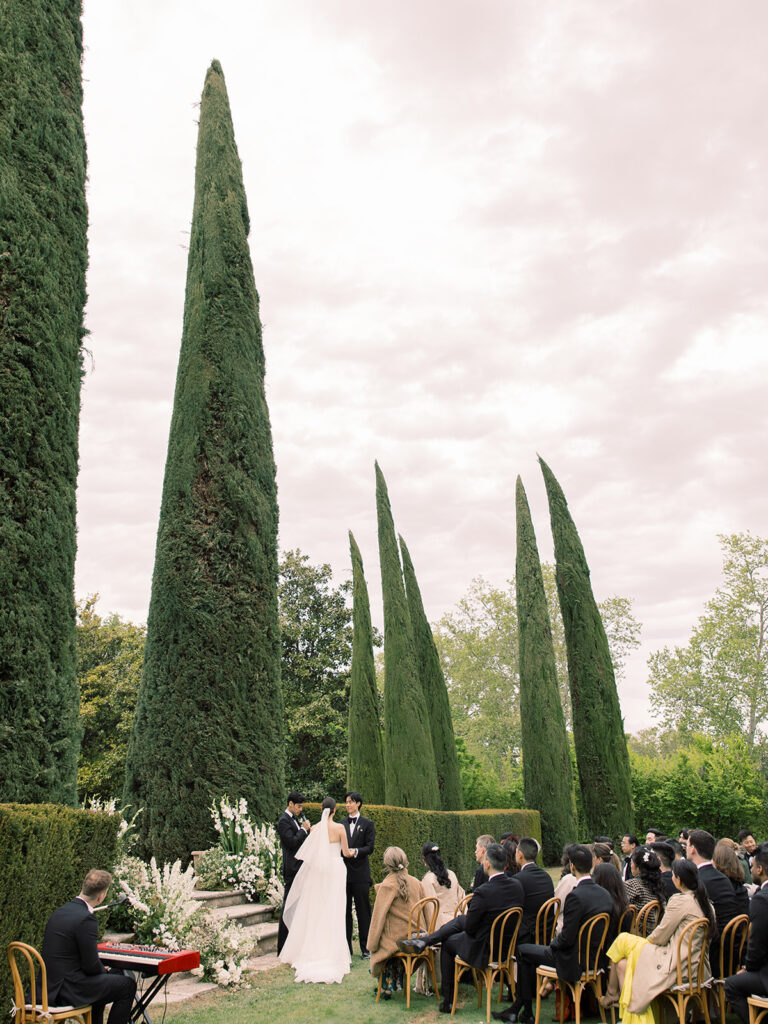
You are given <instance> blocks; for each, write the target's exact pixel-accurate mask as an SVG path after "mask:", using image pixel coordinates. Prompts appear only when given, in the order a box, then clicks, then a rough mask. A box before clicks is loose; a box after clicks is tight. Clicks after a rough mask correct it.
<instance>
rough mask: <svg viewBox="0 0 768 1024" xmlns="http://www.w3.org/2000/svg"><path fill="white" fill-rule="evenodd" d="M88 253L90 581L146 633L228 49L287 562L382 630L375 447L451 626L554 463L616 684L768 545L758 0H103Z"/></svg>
mask: <svg viewBox="0 0 768 1024" xmlns="http://www.w3.org/2000/svg"><path fill="white" fill-rule="evenodd" d="M83 22H84V38H85V46H86V52H85V63H84V76H85V104H84V111H85V125H86V132H87V141H88V154H89V178H90V182H89V193H88V200H89V210H90V270H89V276H88V291H89V302H88V308H87V326H88V327H89V329H90V332H91V334H90V338H89V339H88V342H87V344H88V347H89V349H90V352H91V357H90V358H88V359H87V361H86V371H87V372H86V377H85V382H84V390H83V414H82V426H81V435H80V480H79V492H78V517H79V553H78V562H77V577H76V591H77V594H78V596H80V597H84V596H85V595H86V594H88V593H92V592H94V591H98V592H99V593H100V595H101V604H100V608H101V610H102V611H103V612H106V611H117V612H119V613H120V614H122V615H124V616H126V617H128V618H130V619H132V620H134V621H145V620H146V614H147V607H148V603H149V595H150V585H151V575H152V567H153V559H154V546H155V535H156V530H157V516H158V510H159V505H160V494H161V488H162V480H163V471H164V464H165V454H166V447H167V441H168V429H169V424H170V417H171V406H172V399H173V389H174V382H175V376H176V366H177V360H178V353H179V343H180V340H181V325H182V309H183V301H184V281H185V273H186V257H187V253H186V246H187V243H188V238H189V227H190V219H191V212H192V199H193V185H194V162H195V145H196V131H197V128H196V123H195V122H196V118H197V116H198V114H197V104H198V103H199V100H200V94H201V91H202V85H203V80H204V77H205V72H206V69H207V67H208V65H209V64H210V61H211V60H212V59H213V58H217V59H218V60H220V61H221V63H222V66H223V69H224V74H225V77H226V81H227V87H228V91H229V98H230V104H231V108H232V114H233V119H234V125H235V136H236V139H237V144H238V148H239V152H240V156H241V159H242V162H243V173H244V178H245V187H246V191H247V196H248V205H249V210H250V215H251V236H250V246H251V254H252V258H253V264H254V272H255V277H256V283H257V287H258V289H259V294H260V299H261V317H262V322H263V325H264V348H265V354H266V363H267V381H266V384H267V397H268V401H269V407H270V415H271V421H272V431H273V437H274V446H275V458H276V462H277V471H278V489H279V502H280V545H281V548H283V549H286V548H293V547H300V548H301V549H302V550H303V551H304V552H305V553H306V554H308V555H309V556H310V558H311V560H312V561H313V562H316V563H319V562H330V563H331V565H332V566H333V568H334V571H335V573H336V577H337V579H338V580H339V581H341V580H342V579H344V578H346V577H347V576H348V575H349V572H350V569H349V551H348V540H347V531H348V530H349V529H350V528H351V529H352V530H353V531H354V533H355V536H356V538H357V540H358V543H359V544H360V546H361V549H362V553H363V558H364V560H365V564H366V575H367V577H368V583H369V589H370V592H371V598H372V601H373V603H374V618H376V619H378V621H379V624H380V621H381V618H380V600H381V597H380V582H379V575H378V551H377V542H376V520H375V496H374V471H373V463H374V459H378V460H379V463H380V465H381V467H382V470H383V472H384V474H385V476H386V478H387V482H388V484H389V491H390V499H391V502H392V507H393V512H394V516H395V524H396V527H397V529H398V530H399V531H400V532H401V533H402V534H403V536H404V537H405V539H406V541H407V543H408V546H409V548H410V552H411V555H412V557H413V560H414V565H415V568H416V572H417V575H418V578H419V582H420V584H421V587H422V591H423V596H424V600H425V605H426V607H427V614H428V615H429V616H430V618H431V619H432V620H433V621H434V620H436V619H437V618H439V617H440V616H441V615H442V614H444V613H445V612H446V611H448V610H450V608H451V607H452V606H453V605H454V604H455V603H456V602H457V601H458V600H459V598H460V597H461V596H462V595H463V594H464V593H465V592H466V590H467V588H468V586H469V584H470V582H471V580H472V579H473V577H475V576H478V575H483V576H485V577H486V578H488V579H489V580H491V581H492V582H494V583H499V584H501V583H503V581H504V580H505V579H508V578H510V577H512V576H513V574H514V559H515V521H514V520H515V515H514V487H515V478H516V476H517V474H518V473H519V474H521V475H522V478H523V481H524V483H525V485H526V489H527V491H528V497H529V500H530V503H531V507H532V511H533V515H534V525H535V527H536V531H537V536H538V541H539V547H540V551H541V554H542V557H543V558H547V559H549V558H551V557H552V547H551V537H550V532H549V518H548V513H547V508H546V497H545V494H544V486H543V481H542V479H541V474H540V472H539V469H538V466H537V462H536V453H537V452H538V453H540V454H541V455H542V456H543V457H544V458H545V460H546V461H547V462H548V463H549V465H550V466H551V468H552V470H553V471H554V473H555V475H556V476H557V477H558V479H559V481H560V483H561V485H562V486H563V489H564V491H565V494H566V497H567V499H568V501H569V505H570V508H571V511H572V513H573V516H574V519H575V521H576V525H577V527H578V529H579V531H580V534H581V538H582V540H583V542H584V546H585V549H586V553H587V559H588V561H589V563H590V568H591V571H592V580H593V584H594V587H595V592H596V595H597V597H598V599H600V598H602V597H606V596H608V595H611V594H620V595H623V596H626V597H630V598H631V599H632V600H633V604H634V611H635V615H636V617H637V618H638V619H639V620H640V621H641V622H642V624H643V646H642V649H641V650H640V651H639V652H638V653H637V654H636V656H635V657H634V658H633V659H632V661H631V663H630V665H629V666H628V670H627V678H626V680H625V681H624V682H623V683H622V685H621V688H620V693H621V698H622V707H623V711H624V715H625V720H626V724H627V727H628V728H629V729H630V731H635V730H637V729H640V728H642V727H644V726H645V725H647V724H649V721H648V704H647V687H646V666H645V661H646V658H647V656H648V653H649V652H650V651H651V650H654V649H656V648H658V647H660V646H662V645H664V644H666V643H672V642H677V643H682V642H684V641H685V639H686V638H687V636H688V633H689V631H690V629H691V626H692V625H693V624H694V622H695V621H696V619H697V618H698V616H699V615H700V614H701V612H702V610H703V604H704V601H705V600H706V599H707V598H708V597H709V596H711V594H712V592H713V591H714V588H715V587H716V586H717V584H718V582H719V579H720V566H721V557H720V549H719V545H718V541H717V534H718V533H721V532H726V533H730V532H736V531H741V530H747V529H750V530H752V531H753V532H755V533H759V534H763V535H764V534H765V533H766V526H765V522H766V477H767V474H766V468H765V462H766V440H767V438H766V429H765V407H766V386H767V385H768V345H766V338H767V337H768V299H767V298H766V285H767V284H768V274H767V273H766V262H765V254H766V251H767V250H768V245H767V243H768V238H767V237H766V236H767V234H768V202H767V199H766V196H767V192H766V180H767V175H768V167H767V166H766V153H767V151H768V132H766V130H765V98H766V95H768V81H767V79H768V62H766V59H765V40H766V38H768V5H766V4H765V3H764V0H744V2H741V3H739V2H736V3H731V4H726V3H723V2H722V0H717V2H712V0H695V2H693V0H676V2H674V3H670V2H669V0H646V2H632V0H625V2H611V0H577V2H568V0H531V2H529V0H526V2H517V0H471V2H470V0H465V2H461V3H459V2H455V0H386V2H383V0H382V2H375V3H374V2H367V3H360V2H356V3H352V2H351V0H349V2H348V0H322V2H319V0H303V2H302V0H280V2H274V0H273V2H265V0H219V2H218V3H217V4H212V3H210V0H205V2H200V0H183V2H182V0H154V2H153V3H152V4H147V3H139V2H129V0H113V2H110V3H104V2H103V0H85V4H84V18H83Z"/></svg>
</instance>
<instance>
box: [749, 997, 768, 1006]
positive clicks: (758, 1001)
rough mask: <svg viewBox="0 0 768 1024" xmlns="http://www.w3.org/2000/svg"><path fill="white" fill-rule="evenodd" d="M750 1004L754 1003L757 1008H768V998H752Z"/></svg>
mask: <svg viewBox="0 0 768 1024" xmlns="http://www.w3.org/2000/svg"><path fill="white" fill-rule="evenodd" d="M749 1001H750V1003H754V1004H755V1006H766V1007H768V996H750V997H749Z"/></svg>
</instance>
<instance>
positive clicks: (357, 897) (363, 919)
mask: <svg viewBox="0 0 768 1024" xmlns="http://www.w3.org/2000/svg"><path fill="white" fill-rule="evenodd" d="M346 804H347V817H346V818H342V821H341V824H342V825H343V826H344V828H345V829H346V830H347V842H348V843H349V848H350V851H351V853H352V856H351V857H346V858H345V859H344V863H345V864H346V865H347V945H348V946H349V952H350V954H351V953H352V904H353V903H354V905H355V913H356V914H357V930H358V933H359V936H360V955H361V957H362V958H363V960H368V959H370V955H371V954H370V953H369V952H368V929H369V928H370V926H371V865H370V863H369V862H368V858H369V857H370V855H371V854H372V853H373V846H374V843H375V842H376V827H375V826H374V824H373V822H372V821H371V819H370V818H364V817H363V816H362V814H361V813H360V808H361V807H362V806H363V798H362V797H361V796H360V794H359V793H357V792H355V790H352V791H351V792H349V793H347V797H346Z"/></svg>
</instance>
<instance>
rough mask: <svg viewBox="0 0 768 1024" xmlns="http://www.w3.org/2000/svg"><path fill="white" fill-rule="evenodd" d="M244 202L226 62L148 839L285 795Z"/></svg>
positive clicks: (272, 528)
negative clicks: (232, 803)
mask: <svg viewBox="0 0 768 1024" xmlns="http://www.w3.org/2000/svg"><path fill="white" fill-rule="evenodd" d="M247 235H248V212H247V208H246V200H245V192H244V189H243V181H242V171H241V166H240V159H239V157H238V155H237V149H236V147H235V139H234V132H233V128H232V120H231V116H230V111H229V102H228V99H227V93H226V88H225V85H224V77H223V74H222V71H221V67H220V65H219V64H218V62H217V61H214V62H213V63H212V64H211V67H210V69H209V71H208V74H207V76H206V80H205V86H204V89H203V98H202V103H201V107H200V129H199V138H198V146H197V167H196V173H195V205H194V211H193V217H192V234H191V239H190V250H189V262H188V267H187V290H186V299H185V306H184V331H183V335H182V341H181V353H180V357H179V369H178V376H177V380H176V395H175V400H174V408H173V418H172V421H171V431H170V438H169V442H168V457H167V461H166V467H165V480H164V484H163V498H162V506H161V510H160V523H159V527H158V535H157V548H156V553H155V570H154V576H153V579H152V598H151V602H150V607H149V617H148V622H147V645H146V653H145V658H144V671H143V676H142V683H141V689H140V691H139V699H138V704H137V709H136V717H135V719H134V723H133V730H132V733H131V740H130V744H129V748H128V759H127V768H126V787H125V800H126V802H127V803H130V804H132V805H134V806H136V807H143V808H144V813H143V814H142V815H141V817H140V818H139V828H140V843H141V849H142V852H144V853H145V854H146V853H148V852H153V853H154V854H155V855H156V856H157V857H158V858H159V859H166V860H173V859H174V858H176V857H182V858H187V857H188V856H189V853H190V851H192V850H193V849H205V848H206V847H208V846H210V845H212V843H213V840H214V834H213V829H212V825H211V820H210V813H209V806H210V803H211V801H212V799H214V798H217V797H220V796H222V795H225V794H227V795H229V796H231V797H232V798H235V797H245V799H246V800H247V801H248V805H249V809H250V811H251V813H252V815H253V816H254V817H255V818H261V819H264V820H271V819H273V818H274V817H275V816H276V815H277V813H278V812H279V810H280V809H281V808H282V807H283V805H284V802H285V791H284V775H283V767H284V760H283V757H284V746H283V700H282V694H281V690H280V632H279V627H278V609H277V572H278V570H277V492H276V484H275V464H274V459H273V455H272V435H271V430H270V425H269V413H268V411H267V403H266V398H265V394H264V352H263V349H262V342H261V325H260V322H259V302H258V295H257V293H256V287H255V284H254V280H253V270H252V268H251V260H250V255H249V251H248V242H247Z"/></svg>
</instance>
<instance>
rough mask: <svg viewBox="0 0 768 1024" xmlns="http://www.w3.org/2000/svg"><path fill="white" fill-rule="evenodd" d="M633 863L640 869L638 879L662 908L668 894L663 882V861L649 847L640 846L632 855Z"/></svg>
mask: <svg viewBox="0 0 768 1024" xmlns="http://www.w3.org/2000/svg"><path fill="white" fill-rule="evenodd" d="M632 863H633V864H634V865H636V867H637V869H638V877H639V879H640V881H641V882H642V883H643V885H644V886H645V887H646V889H647V890H648V891H649V892H650V893H651V894H652V898H653V899H655V900H658V901H659V903H660V904H661V906H662V907H663V906H664V904H665V903H666V902H667V893H666V890H665V889H664V883H663V882H662V880H661V861H660V860H659V858H658V857H657V856H656V854H655V853H654V852H653V850H649V849H648V847H647V846H638V847H637V849H636V850H635V851H634V852H633V854H632Z"/></svg>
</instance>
